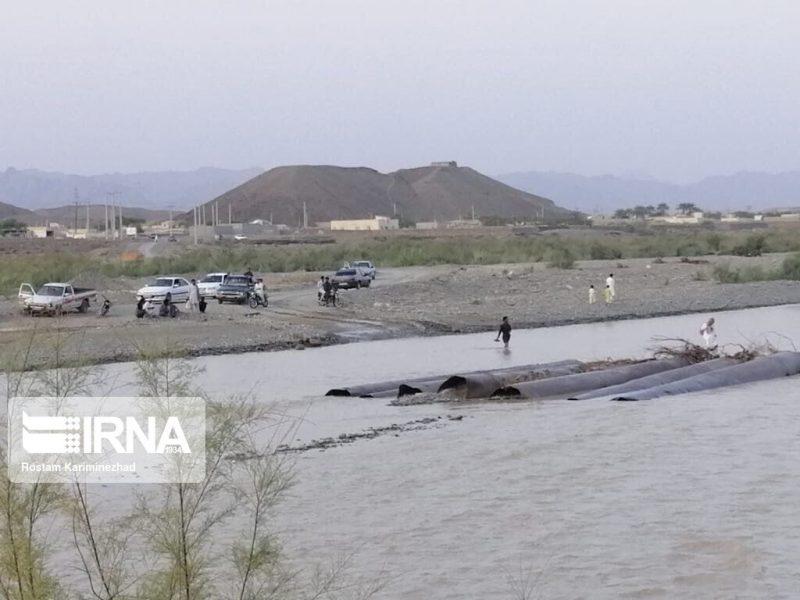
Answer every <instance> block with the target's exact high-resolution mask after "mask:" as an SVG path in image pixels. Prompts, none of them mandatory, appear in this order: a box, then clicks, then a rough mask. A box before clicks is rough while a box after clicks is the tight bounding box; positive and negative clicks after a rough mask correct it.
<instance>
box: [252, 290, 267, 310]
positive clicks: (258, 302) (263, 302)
mask: <svg viewBox="0 0 800 600" xmlns="http://www.w3.org/2000/svg"><path fill="white" fill-rule="evenodd" d="M247 304H249V305H250V308H258V307H259V306H263V307H264V308H268V307H269V297H268V296H267V292H264V297H263V298H262V297H261V296H259V295H258V294H256V293H255V292H249V293H248V295H247Z"/></svg>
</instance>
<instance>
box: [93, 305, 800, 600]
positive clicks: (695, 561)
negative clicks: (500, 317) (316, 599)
mask: <svg viewBox="0 0 800 600" xmlns="http://www.w3.org/2000/svg"><path fill="white" fill-rule="evenodd" d="M705 317H706V316H705V315H691V316H681V317H667V318H658V319H648V320H641V321H621V322H613V323H603V324H588V325H576V326H569V327H559V328H550V329H538V330H530V331H515V332H514V334H513V337H512V342H511V350H510V352H508V353H505V352H503V350H502V348H501V347H498V346H500V345H499V344H495V343H494V342H493V341H492V340H493V335H491V334H479V335H463V336H447V337H438V338H425V339H408V340H391V341H376V342H366V343H359V344H351V345H346V346H337V347H329V348H318V349H310V350H305V351H291V352H279V353H267V354H249V355H239V356H223V357H212V358H202V359H197V360H196V361H195V362H196V364H197V365H200V366H203V367H204V368H205V372H204V373H203V374H202V375H201V380H202V381H201V382H200V383H201V384H202V385H203V386H204V387H205V388H206V389H207V390H208V391H209V392H210V393H212V394H224V393H230V392H245V391H253V392H254V393H255V394H256V395H257V396H258V397H259V398H260V399H261V400H262V401H264V402H269V403H272V404H274V405H275V407H276V408H277V409H279V410H281V411H282V412H285V413H287V414H289V415H291V416H292V417H293V418H296V419H298V427H297V431H296V432H295V433H294V435H293V439H292V440H290V442H291V443H302V442H306V441H309V440H312V439H317V438H320V437H324V436H337V435H338V434H341V433H355V432H359V431H361V430H363V429H364V428H367V427H376V426H384V425H389V424H392V423H405V422H408V421H411V420H415V419H420V418H422V417H442V419H441V420H440V421H437V423H436V424H435V426H432V427H427V428H422V429H419V430H415V431H404V432H400V433H397V434H396V435H395V434H390V435H383V436H379V437H377V438H375V439H367V440H359V441H356V442H355V443H352V444H347V445H343V446H339V447H335V448H332V449H328V450H326V451H309V452H303V453H299V454H297V455H295V456H296V473H297V485H296V486H295V487H294V488H293V489H292V490H291V492H290V494H289V496H288V497H287V499H286V500H285V501H284V502H283V503H282V504H281V505H280V506H279V509H278V514H277V515H276V524H277V528H278V530H279V533H280V535H281V536H282V538H283V540H284V542H285V548H286V551H287V552H288V553H289V555H290V556H292V560H293V563H294V564H295V565H296V566H306V565H313V564H316V563H319V562H320V561H324V560H325V559H326V558H327V557H331V556H335V555H343V554H349V553H353V556H354V558H353V569H354V570H355V571H356V572H358V573H359V574H362V575H365V576H368V577H369V576H371V575H372V574H375V575H377V574H379V573H384V574H385V575H386V576H388V578H389V581H390V584H389V587H388V588H387V589H386V591H384V592H383V593H382V594H381V596H380V597H382V598H419V599H431V598H436V599H450V598H452V599H464V598H481V599H485V598H509V599H511V598H514V597H515V596H514V594H513V591H512V585H511V584H510V583H509V581H510V580H513V581H516V582H517V583H519V581H520V580H527V581H528V582H529V584H530V587H531V588H532V589H533V593H532V595H531V596H530V597H532V598H547V599H555V598H565V599H566V598H701V597H702V598H733V597H736V598H794V597H796V589H797V581H798V575H799V573H798V567H797V566H796V557H797V556H798V555H800V486H799V485H798V481H800V391H799V390H798V384H800V380H799V379H798V378H792V379H784V380H779V381H773V382H767V383H762V384H756V385H749V386H743V387H739V388H734V389H729V390H722V391H718V390H717V391H714V392H713V393H704V394H694V395H685V396H679V397H673V398H664V399H660V400H654V401H650V402H638V403H611V402H604V401H587V402H566V401H547V402H515V403H510V402H509V403H470V404H459V405H455V404H433V405H421V406H411V407H391V406H388V405H387V401H386V400H380V399H374V400H370V399H359V398H324V397H322V396H321V394H323V393H324V392H325V391H326V390H327V389H328V388H331V387H338V386H342V385H345V384H356V383H367V382H372V381H380V380H382V379H397V378H399V377H406V376H408V377H417V376H424V375H432V374H439V373H446V372H450V371H467V370H473V369H483V368H495V367H502V366H511V365H515V364H526V363H531V362H539V361H551V360H559V359H566V358H577V359H581V360H593V359H602V358H609V357H611V358H614V357H629V356H644V355H646V354H647V348H648V347H651V346H653V345H654V342H653V341H652V338H653V337H654V336H659V335H660V336H667V337H685V338H696V337H697V335H698V334H697V330H698V329H699V326H700V324H701V323H702V322H703V320H704V319H705ZM716 317H717V323H718V333H719V337H720V343H721V344H723V345H724V344H736V343H743V344H748V343H750V342H763V341H765V339H768V340H769V341H771V342H772V343H773V344H774V345H775V346H777V347H780V348H782V349H791V348H792V340H794V342H796V343H797V344H798V345H800V306H785V307H776V308H765V309H753V310H746V311H735V312H728V313H717V314H716ZM776 332H780V334H778V333H776ZM108 370H109V372H115V373H117V374H118V375H120V377H121V381H124V379H125V377H126V376H127V372H129V367H128V366H126V365H115V366H112V367H108ZM126 387H127V386H125V385H121V386H120V388H119V391H120V392H124V391H125V389H126ZM448 416H457V417H463V418H462V419H460V420H450V419H448V418H447V417H448Z"/></svg>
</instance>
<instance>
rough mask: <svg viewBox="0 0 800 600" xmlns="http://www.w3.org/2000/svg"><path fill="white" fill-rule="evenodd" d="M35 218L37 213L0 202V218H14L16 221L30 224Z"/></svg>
mask: <svg viewBox="0 0 800 600" xmlns="http://www.w3.org/2000/svg"><path fill="white" fill-rule="evenodd" d="M36 218H37V215H36V214H35V213H33V212H31V211H29V210H28V209H26V208H20V207H19V206H14V205H13V204H6V203H5V202H0V220H4V219H16V220H17V221H22V222H23V223H28V224H31V223H32V222H33V221H35V220H36Z"/></svg>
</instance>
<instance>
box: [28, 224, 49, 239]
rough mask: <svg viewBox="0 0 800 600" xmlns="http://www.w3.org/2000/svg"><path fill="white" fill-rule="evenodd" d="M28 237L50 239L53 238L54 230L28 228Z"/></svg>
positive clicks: (39, 227) (35, 226) (37, 227)
mask: <svg viewBox="0 0 800 600" xmlns="http://www.w3.org/2000/svg"><path fill="white" fill-rule="evenodd" d="M28 235H29V236H31V237H34V238H51V237H55V230H54V229H53V228H52V227H41V226H37V225H34V226H32V227H28Z"/></svg>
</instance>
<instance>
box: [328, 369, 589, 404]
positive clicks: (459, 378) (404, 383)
mask: <svg viewBox="0 0 800 600" xmlns="http://www.w3.org/2000/svg"><path fill="white" fill-rule="evenodd" d="M583 366H584V365H583V363H582V362H580V361H577V360H560V361H557V362H552V363H537V364H532V365H519V366H516V367H504V368H502V369H494V370H488V371H487V370H483V371H468V372H465V373H460V374H459V373H456V374H448V375H438V376H430V377H421V378H417V379H398V380H392V381H383V382H379V383H370V384H365V385H354V386H349V387H345V388H333V389H331V390H328V392H327V393H326V394H325V395H326V396H360V397H362V398H387V397H394V396H396V397H402V396H408V395H411V394H419V393H421V392H441V391H445V390H450V389H453V390H455V391H463V394H464V395H465V396H466V397H469V398H479V397H488V396H489V394H490V393H491V391H493V390H495V389H497V387H499V386H500V385H504V384H505V383H511V382H515V381H526V380H530V379H536V378H542V377H552V376H555V375H564V374H566V373H577V372H578V371H580V370H581V369H582V368H583ZM490 381H494V382H495V383H497V385H494V386H492V384H491V383H490ZM488 388H491V389H488ZM479 389H488V391H487V392H485V393H483V396H481V395H480V393H479ZM475 394H479V395H475Z"/></svg>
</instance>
